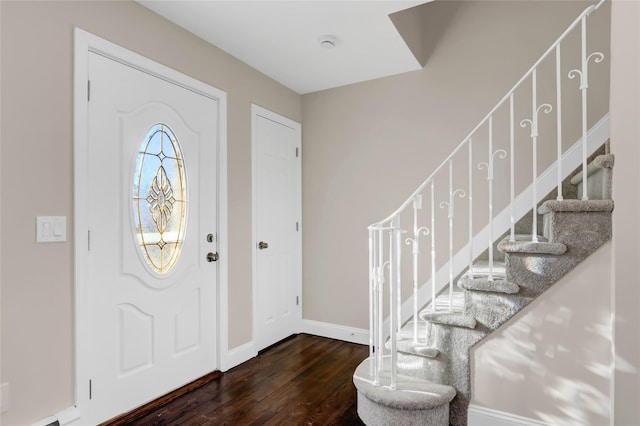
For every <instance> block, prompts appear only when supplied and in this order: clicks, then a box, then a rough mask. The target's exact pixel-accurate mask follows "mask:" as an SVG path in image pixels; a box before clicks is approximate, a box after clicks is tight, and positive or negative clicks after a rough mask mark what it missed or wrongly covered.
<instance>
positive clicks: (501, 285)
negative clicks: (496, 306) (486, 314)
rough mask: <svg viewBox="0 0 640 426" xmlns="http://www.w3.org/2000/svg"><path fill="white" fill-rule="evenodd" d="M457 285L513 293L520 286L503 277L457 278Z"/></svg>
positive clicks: (518, 289)
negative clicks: (492, 278) (498, 278)
mask: <svg viewBox="0 0 640 426" xmlns="http://www.w3.org/2000/svg"><path fill="white" fill-rule="evenodd" d="M458 287H460V288H463V289H465V290H471V291H486V292H492V293H505V294H515V293H517V292H519V291H520V286H518V284H516V283H512V282H511V281H507V280H504V279H500V280H497V279H494V280H492V281H489V279H488V278H466V277H462V278H460V279H459V280H458Z"/></svg>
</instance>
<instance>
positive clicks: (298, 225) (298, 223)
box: [296, 222, 300, 232]
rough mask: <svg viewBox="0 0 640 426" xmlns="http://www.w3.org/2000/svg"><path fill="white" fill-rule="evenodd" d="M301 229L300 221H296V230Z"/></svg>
mask: <svg viewBox="0 0 640 426" xmlns="http://www.w3.org/2000/svg"><path fill="white" fill-rule="evenodd" d="M298 231H300V222H296V232H298Z"/></svg>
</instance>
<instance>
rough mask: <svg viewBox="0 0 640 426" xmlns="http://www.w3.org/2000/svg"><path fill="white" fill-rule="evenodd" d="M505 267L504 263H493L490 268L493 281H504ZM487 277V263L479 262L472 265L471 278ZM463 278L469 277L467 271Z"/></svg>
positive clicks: (484, 261) (486, 261)
mask: <svg viewBox="0 0 640 426" xmlns="http://www.w3.org/2000/svg"><path fill="white" fill-rule="evenodd" d="M506 270H507V267H506V265H505V263H504V261H498V260H496V261H494V262H493V268H492V271H491V273H492V275H493V278H494V279H504V278H505V277H506V275H507V273H506ZM488 276H489V261H488V260H479V261H477V262H475V263H474V264H473V278H486V277H488ZM463 277H465V278H468V277H469V271H467V272H466V273H465V274H464V275H463Z"/></svg>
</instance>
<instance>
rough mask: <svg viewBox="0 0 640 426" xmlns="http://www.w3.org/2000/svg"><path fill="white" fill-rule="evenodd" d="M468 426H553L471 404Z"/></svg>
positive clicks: (468, 412)
mask: <svg viewBox="0 0 640 426" xmlns="http://www.w3.org/2000/svg"><path fill="white" fill-rule="evenodd" d="M467 424H468V425H469V426H552V425H550V424H549V423H544V422H541V421H539V420H534V419H530V418H527V417H522V416H517V415H515V414H511V413H505V412H504V411H498V410H493V409H491V408H486V407H481V406H479V405H473V404H469V410H468V411H467Z"/></svg>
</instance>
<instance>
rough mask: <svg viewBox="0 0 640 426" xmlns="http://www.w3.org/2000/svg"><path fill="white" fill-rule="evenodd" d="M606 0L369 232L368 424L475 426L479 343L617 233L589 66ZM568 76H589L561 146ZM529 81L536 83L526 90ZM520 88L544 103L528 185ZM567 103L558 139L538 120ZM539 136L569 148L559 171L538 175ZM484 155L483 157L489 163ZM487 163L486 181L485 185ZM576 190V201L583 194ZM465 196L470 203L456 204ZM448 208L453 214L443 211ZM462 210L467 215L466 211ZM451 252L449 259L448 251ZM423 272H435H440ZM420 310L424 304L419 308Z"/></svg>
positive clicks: (535, 109)
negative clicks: (542, 71)
mask: <svg viewBox="0 0 640 426" xmlns="http://www.w3.org/2000/svg"><path fill="white" fill-rule="evenodd" d="M603 1H604V0H603ZM603 1H600V3H598V4H597V5H593V6H591V7H589V8H587V9H586V10H585V11H584V12H583V13H582V14H581V15H580V16H578V18H577V19H576V20H575V21H574V22H573V24H572V25H571V26H570V27H569V28H568V29H567V30H566V31H565V33H564V34H563V35H562V36H560V38H559V39H558V40H557V41H556V43H554V44H553V45H552V46H551V47H550V48H549V49H548V50H547V52H546V53H545V54H544V55H543V56H542V57H541V58H540V60H538V61H537V62H536V63H535V64H534V66H533V67H532V68H531V69H530V71H529V72H527V73H526V74H525V75H524V76H523V78H522V79H521V80H520V81H519V82H518V83H517V84H516V85H515V86H514V88H513V89H512V90H511V91H510V92H509V93H507V95H505V97H504V98H503V99H502V100H501V101H500V102H499V103H498V104H497V105H496V107H494V109H493V110H491V111H490V112H489V114H488V115H487V116H486V117H485V118H484V119H483V120H482V121H481V122H480V123H479V124H478V126H476V128H474V129H473V130H472V132H471V133H470V134H469V136H468V137H467V138H465V139H464V140H463V142H462V143H461V144H460V145H459V146H458V147H457V148H456V149H455V150H454V151H453V152H452V154H451V155H450V156H449V157H448V158H447V159H446V160H445V161H444V162H443V164H442V165H441V166H440V167H438V168H437V169H436V171H435V172H434V173H432V175H431V176H430V177H429V178H428V179H427V180H425V182H423V183H422V185H420V186H419V187H418V189H417V190H416V191H415V192H414V193H413V194H412V195H411V196H410V197H409V198H408V199H407V201H406V202H405V203H403V204H402V205H401V206H400V207H399V208H398V209H397V210H396V211H395V212H394V213H393V214H392V215H390V216H389V217H388V218H386V219H384V220H382V221H380V222H377V223H375V224H373V225H371V226H370V227H369V262H370V283H369V284H370V300H369V303H370V324H371V326H370V356H369V358H367V359H366V360H365V361H363V362H362V364H361V365H360V366H359V367H358V368H357V369H356V371H355V373H354V378H353V380H354V384H355V386H356V388H357V390H358V414H359V416H360V418H361V419H362V420H363V421H364V423H365V424H367V425H369V426H373V425H392V424H394V425H444V426H447V425H449V424H451V425H454V426H464V425H466V424H467V409H468V405H469V401H470V398H471V395H470V389H471V385H470V380H471V375H470V359H469V358H470V350H471V348H472V347H473V346H474V345H475V344H477V343H478V342H480V341H481V340H482V339H484V338H485V337H486V336H488V335H489V334H490V333H491V332H493V331H494V330H496V329H497V328H498V327H500V326H501V325H503V324H505V323H506V322H507V321H508V320H509V319H510V318H512V317H513V316H514V315H515V314H517V313H518V312H519V311H521V310H522V309H523V308H525V307H526V306H527V305H528V304H529V303H530V302H531V301H532V300H534V299H535V298H537V297H540V296H541V295H542V294H543V293H544V291H545V290H547V289H548V288H549V287H550V286H552V285H553V284H554V283H555V282H557V281H558V280H559V279H560V278H561V277H562V276H564V275H565V274H566V273H567V272H568V271H570V270H571V269H573V268H574V267H575V266H576V265H577V264H579V263H580V262H582V261H583V260H584V259H586V258H587V257H588V256H589V255H590V254H592V253H593V252H594V251H595V250H597V249H598V248H599V247H600V246H601V245H602V244H604V243H605V242H606V241H608V240H609V239H610V238H611V212H612V210H613V201H612V200H611V199H610V198H611V197H610V195H611V179H612V171H611V170H612V167H613V155H611V154H609V153H608V144H606V145H605V142H606V140H607V139H608V117H607V116H605V117H603V119H602V120H600V121H599V122H598V123H595V124H593V125H590V123H589V121H588V119H587V116H588V111H589V107H588V104H587V91H588V88H589V82H588V80H587V75H588V70H587V69H588V67H589V62H590V60H592V62H595V63H598V62H600V61H602V59H603V57H604V55H603V54H602V53H600V52H593V53H589V52H588V48H587V45H586V40H587V37H586V31H587V21H588V17H589V15H591V13H593V12H595V11H596V10H597V9H598V8H599V7H601V5H602V3H603ZM574 30H576V31H580V34H581V35H582V37H581V39H582V41H581V46H580V50H581V58H582V59H581V63H580V64H579V65H578V68H574V69H571V70H570V71H569V72H568V73H566V71H565V70H563V63H562V60H561V53H560V46H561V44H562V42H563V41H564V39H565V37H566V36H567V35H568V34H570V33H571V32H572V31H574ZM554 53H555V64H556V85H555V90H556V94H557V96H556V103H555V104H554V105H553V106H552V105H551V104H550V103H540V102H538V100H537V96H538V85H539V84H540V83H541V80H539V79H538V77H537V69H538V67H539V66H541V64H543V63H544V61H547V60H553V59H554V55H553V54H554ZM563 74H564V75H567V76H568V78H569V79H573V78H575V77H579V81H580V84H579V85H578V86H579V87H577V89H578V90H579V93H580V96H579V105H580V106H581V108H579V109H581V111H582V116H581V118H580V120H579V121H580V123H579V131H578V133H579V134H580V138H579V139H578V141H577V142H576V143H575V144H573V145H572V146H571V147H570V148H568V149H564V147H563V144H562V136H563V135H564V133H563V126H565V125H566V126H568V125H569V124H565V123H566V121H564V120H563V119H562V115H561V112H562V110H563V106H562V100H563V96H562V90H563V89H562V85H561V81H562V79H563ZM527 83H528V84H530V86H531V92H530V93H528V94H527V95H521V94H520V93H521V92H522V88H523V86H525V85H528V84H527ZM516 96H527V97H528V99H527V100H528V101H529V102H530V103H531V109H530V111H529V114H531V115H530V116H529V117H528V118H524V119H522V120H521V121H520V126H521V127H522V128H525V127H527V128H529V129H530V130H531V132H530V134H529V135H528V137H529V138H530V142H531V145H532V153H531V161H532V164H531V166H530V167H529V173H531V172H533V176H532V177H531V178H530V179H531V183H530V185H528V186H527V187H526V188H523V189H522V188H521V189H518V184H517V183H516V182H517V181H518V180H521V179H522V177H521V176H520V175H518V171H519V170H520V169H526V167H522V164H523V163H522V160H521V159H520V160H519V158H518V157H517V152H516V150H515V146H516V145H515V143H516V141H517V139H518V137H519V136H518V135H516V132H515V127H516V126H515V125H514V123H515V122H516V120H515V114H514V104H515V101H514V98H515V97H516ZM564 108H565V109H566V108H567V107H566V105H565V107H564ZM554 109H555V111H556V123H555V125H550V126H549V127H552V128H554V129H553V130H557V133H556V135H555V137H553V138H550V137H549V134H550V133H549V131H548V130H547V131H546V132H545V130H544V129H542V126H541V125H540V122H541V121H540V117H539V116H540V115H541V114H548V113H550V112H551V111H552V110H554ZM500 114H503V115H504V117H503V116H501V115H500ZM496 122H507V123H509V124H508V126H507V129H506V130H507V132H505V133H507V134H508V135H509V136H508V138H506V140H505V141H503V145H499V144H500V141H499V140H498V138H497V137H495V136H494V135H495V134H496V133H495V129H494V123H496ZM589 127H590V129H589ZM541 135H542V136H541ZM539 139H540V141H543V139H544V142H545V143H551V146H552V147H553V148H554V149H553V151H554V152H555V153H557V155H556V156H555V158H554V159H551V160H548V159H547V160H548V161H547V162H546V163H544V161H545V159H544V156H541V161H542V163H543V164H544V165H547V166H548V167H546V169H544V171H543V172H542V173H539V172H538V170H539V169H540V168H541V167H540V164H539V161H540V159H539V158H538V151H539V148H538V142H539ZM507 144H508V146H507ZM479 145H484V146H482V147H480V146H479ZM518 146H521V143H520V144H518ZM603 147H605V149H606V152H605V153H604V154H602V153H601V152H602V149H603ZM496 148H497V149H496ZM556 148H557V149H556ZM598 149H600V151H599V152H596V151H597V150H598ZM541 151H542V150H541ZM548 151H549V150H544V152H548ZM479 152H480V153H482V154H480V156H479V158H480V160H483V161H478V160H477V159H478V153H479ZM486 153H488V155H487V154H486ZM521 155H522V154H521ZM525 157H526V156H525ZM506 158H508V159H509V166H510V167H509V172H508V177H509V179H508V181H509V184H508V185H504V184H503V183H504V182H500V183H502V191H500V192H496V193H495V194H494V179H495V175H497V172H496V167H497V164H498V162H499V161H500V160H505V159H506ZM527 160H528V158H527ZM460 164H468V168H467V171H466V172H460V171H458V170H456V165H460ZM476 167H477V169H479V170H482V171H485V172H486V176H487V177H486V182H487V183H486V185H485V186H484V188H480V190H479V188H478V186H479V185H478V183H477V179H476V178H475V175H474V173H476ZM505 169H506V167H505ZM574 170H575V171H574ZM568 171H574V172H573V173H568ZM442 182H444V183H445V184H444V185H443V183H442ZM463 183H464V185H463ZM505 186H506V191H505V190H504V189H505V188H504V187H505ZM474 191H475V193H474ZM505 192H508V193H509V194H508V195H507V194H505ZM478 193H481V194H482V196H483V197H486V198H485V200H483V201H482V202H480V203H478V201H477V200H476V197H474V195H475V194H478ZM496 194H497V196H496ZM516 194H517V195H516ZM572 194H573V195H576V196H577V198H575V199H570V198H569V197H570V196H571V195H572ZM442 198H444V200H442V201H440V202H439V203H438V202H437V201H438V200H441V199H442ZM464 198H466V199H467V200H466V201H467V202H466V203H463V204H461V205H458V206H456V207H457V209H454V205H455V204H456V203H458V204H460V203H461V201H460V200H461V199H464ZM425 199H428V200H430V202H428V201H427V202H426V203H425V202H424V200H425ZM505 199H507V200H506V201H504V203H503V204H504V207H503V208H502V210H501V211H500V212H499V213H498V214H494V212H493V210H494V207H496V206H498V205H499V204H500V200H505ZM423 204H427V205H429V207H430V208H427V209H426V210H428V212H426V213H424V212H422V211H423V210H425V209H424V208H423V207H424V206H423ZM436 206H439V207H440V208H441V209H443V212H444V213H446V215H444V214H442V213H440V215H438V210H437V209H436ZM460 209H464V210H466V211H463V213H462V214H459V215H458V216H456V210H458V211H459V210H460ZM487 210H488V214H487V215H486V220H482V219H480V220H478V219H477V218H476V217H477V216H482V215H479V214H478V213H477V212H478V211H484V212H486V211H487ZM460 217H462V218H461V219H460ZM407 219H408V220H409V221H410V222H413V226H412V228H413V229H409V230H407V229H405V228H403V227H402V226H401V223H404V222H405V221H406V220H407ZM478 222H480V225H481V226H478V224H479V223H478ZM423 224H424V226H422V225H423ZM461 229H462V231H461ZM516 229H517V230H518V233H516ZM464 238H467V241H466V243H465V241H464ZM403 240H404V242H405V243H406V244H405V245H406V246H408V247H410V248H411V250H410V253H409V254H410V255H409V259H411V261H410V262H407V261H406V258H404V259H403V257H402V253H403V251H402V248H403V245H402V244H401V243H402V241H403ZM442 240H444V241H445V242H444V243H442V242H441V241H442ZM421 247H422V248H424V247H427V248H429V249H430V250H427V251H428V252H430V257H427V259H424V258H421V257H420V253H421ZM443 252H444V253H447V252H448V256H442V253H443ZM436 254H438V255H439V257H445V261H443V260H442V259H440V258H438V259H437V258H436ZM425 264H428V265H429V266H430V268H427V267H425ZM427 269H430V270H427ZM421 274H422V276H425V275H426V274H428V276H429V279H428V280H426V279H425V278H421ZM406 275H410V276H411V277H412V283H413V295H412V297H411V298H410V300H409V301H408V302H405V303H404V308H405V309H404V313H403V298H402V295H401V291H402V283H403V282H404V281H406V279H404V280H403V276H406ZM425 281H426V284H424V285H420V282H425ZM425 296H426V297H425ZM420 300H423V301H424V302H422V303H420ZM411 305H412V306H411ZM419 305H422V306H423V308H422V309H421V310H419V309H418V308H419ZM407 307H409V308H410V309H411V308H412V309H411V312H410V313H409V314H408V315H407V309H406V308H407ZM385 310H386V311H385ZM409 317H410V320H409V321H405V320H406V319H407V318H409Z"/></svg>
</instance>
